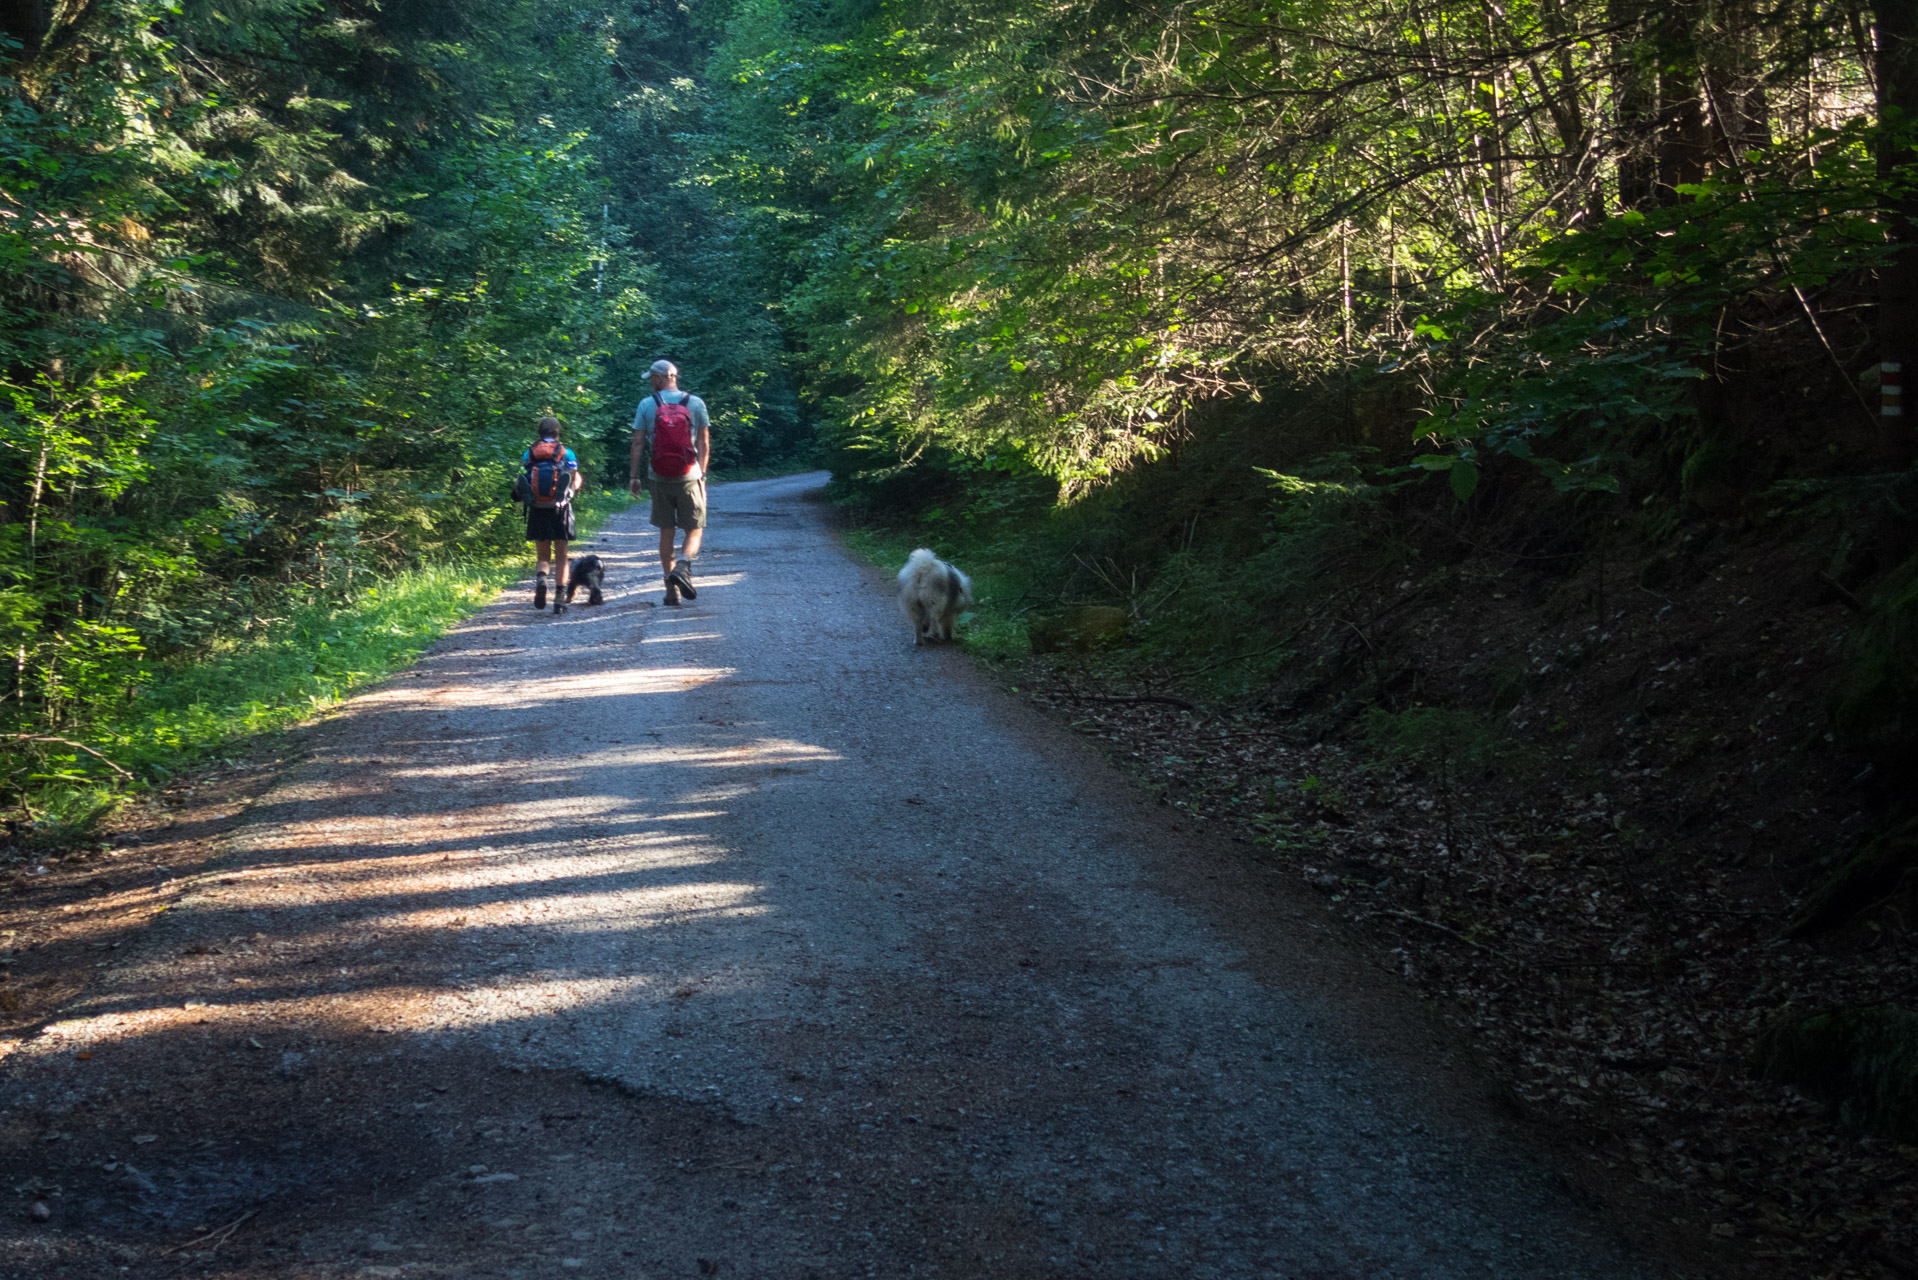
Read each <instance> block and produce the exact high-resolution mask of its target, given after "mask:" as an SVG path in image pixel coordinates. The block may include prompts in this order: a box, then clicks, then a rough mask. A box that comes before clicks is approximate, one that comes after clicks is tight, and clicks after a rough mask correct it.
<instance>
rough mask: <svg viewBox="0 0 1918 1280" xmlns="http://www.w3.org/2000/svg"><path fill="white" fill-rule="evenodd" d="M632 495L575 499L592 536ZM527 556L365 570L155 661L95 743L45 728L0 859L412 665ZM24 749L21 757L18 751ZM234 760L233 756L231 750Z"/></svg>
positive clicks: (105, 721)
mask: <svg viewBox="0 0 1918 1280" xmlns="http://www.w3.org/2000/svg"><path fill="white" fill-rule="evenodd" d="M628 501H629V499H628V498H627V496H626V495H625V494H623V493H614V492H611V491H606V492H597V493H594V492H586V493H582V494H581V495H580V497H579V499H578V500H577V506H578V508H579V527H580V533H581V536H582V538H586V537H590V536H591V535H592V531H593V530H594V529H596V528H597V527H598V526H599V525H600V524H601V523H602V522H603V521H604V520H605V519H606V518H607V517H608V516H610V515H612V514H614V513H615V512H618V511H622V510H624V509H625V508H626V505H627V503H628ZM527 564H528V561H527V556H526V553H524V552H521V551H515V552H511V553H500V554H497V555H493V556H490V557H471V558H468V559H465V560H462V561H458V562H455V563H451V564H445V565H428V566H424V567H421V568H417V569H404V570H399V571H397V572H394V573H390V574H375V573H371V572H369V573H368V574H366V578H367V581H365V582H363V583H362V584H361V585H360V586H359V587H357V588H356V589H355V590H353V591H352V592H351V594H349V595H346V596H344V597H343V598H341V599H338V600H332V601H326V602H315V603H309V604H295V605H293V606H292V607H290V608H289V609H288V611H287V614H286V616H284V617H279V618H250V619H248V621H249V622H250V623H251V625H250V626H247V627H244V628H236V629H235V632H234V634H231V635H228V636H223V637H221V638H219V639H218V640H216V641H214V642H213V643H212V644H210V645H209V646H208V647H207V648H206V649H205V650H204V651H202V652H199V653H196V654H195V655H193V657H192V658H191V659H190V660H184V661H175V662H172V663H167V664H164V665H159V664H156V667H155V668H154V669H152V670H151V671H149V673H148V674H147V675H146V678H145V680H144V681H143V682H142V685H141V687H140V689H139V691H138V694H139V696H138V697H137V698H133V699H128V700H127V701H126V702H125V703H124V704H123V705H122V706H120V707H118V708H115V709H114V711H113V712H111V713H109V714H105V715H102V716H100V717H98V718H97V719H95V720H94V721H92V723H91V724H90V729H91V733H90V741H91V745H92V746H93V748H94V749H96V750H98V751H100V752H101V754H102V755H103V756H105V757H106V758H107V760H108V761H110V762H111V763H110V765H109V768H111V769H112V770H114V772H113V773H108V774H105V776H102V775H103V771H102V770H101V769H100V768H99V767H98V764H97V762H98V760H99V757H90V759H91V761H93V762H95V764H96V767H95V768H94V769H92V770H86V769H84V768H82V767H81V766H82V765H83V764H84V763H86V762H87V760H85V759H83V757H84V756H86V751H85V747H86V744H81V743H76V742H73V741H72V740H69V739H61V738H60V737H58V736H57V735H52V734H45V735H36V736H37V737H38V738H39V741H38V742H37V743H36V745H37V746H38V747H39V748H40V750H39V751H38V752H36V753H35V755H34V757H33V760H34V767H35V769H36V772H35V773H33V774H31V775H29V776H28V777H26V778H24V779H16V781H15V786H16V787H17V788H18V791H17V792H16V794H18V795H20V796H22V797H23V798H24V799H23V802H22V803H21V804H20V806H19V807H18V808H16V809H15V810H14V811H13V813H11V814H9V815H7V816H6V817H5V818H4V823H5V828H4V829H5V834H6V844H5V845H4V846H3V847H0V868H4V867H11V866H20V865H24V864H26V863H28V862H31V861H35V860H39V859H44V858H45V857H47V856H49V854H50V853H52V854H58V853H59V852H62V851H66V850H69V849H72V848H74V847H76V846H80V847H84V846H86V845H87V844H88V842H89V840H90V838H91V837H90V833H91V830H92V828H93V827H94V826H95V825H96V824H98V823H100V822H101V821H103V820H104V819H106V818H107V817H108V815H110V814H111V813H112V812H113V811H114V810H115V809H116V808H118V807H119V806H120V805H122V804H124V803H126V802H127V801H128V800H129V799H131V798H133V797H134V796H136V795H138V794H139V793H140V792H141V791H142V790H143V789H145V788H147V787H151V786H156V785H157V786H161V787H164V786H166V785H168V784H169V783H171V782H173V781H174V780H175V779H176V778H179V777H191V776H192V775H193V774H194V773H195V772H197V771H199V770H201V769H203V768H205V767H207V766H209V765H217V764H219V763H221V762H222V758H223V756H225V755H229V754H235V753H237V754H240V755H245V754H249V753H250V752H251V751H252V750H253V748H252V747H251V746H250V745H249V740H250V739H252V738H254V737H256V736H258V735H262V734H272V733H274V732H276V731H279V730H283V729H287V728H291V727H292V726H294V725H296V724H299V723H301V722H303V721H306V720H310V719H312V718H313V717H315V716H317V715H321V714H323V713H324V712H326V711H327V710H329V709H330V708H331V707H333V706H335V705H336V704H338V703H339V702H341V701H343V700H345V699H346V698H348V697H350V696H352V695H353V694H354V693H356V692H358V691H359V690H360V689H363V688H365V687H366V686H367V685H369V684H372V683H374V682H376V681H378V680H380V679H383V678H384V677H386V676H388V675H391V674H392V673H393V672H395V671H399V670H403V669H404V668H406V667H407V666H409V665H410V664H411V663H412V661H413V660H414V659H415V658H417V657H418V656H419V655H420V654H421V653H422V652H424V651H425V649H426V648H427V647H428V646H429V645H431V644H432V643H433V642H434V641H435V640H437V639H438V638H439V637H440V636H441V635H442V634H444V633H445V631H446V629H447V628H448V627H450V626H452V625H453V624H455V623H457V622H459V621H460V620H461V619H462V618H464V617H466V616H467V615H468V614H470V613H472V612H473V611H474V610H475V609H477V608H479V607H480V606H481V605H483V604H485V603H486V602H487V601H488V600H490V599H492V598H493V596H495V595H496V594H497V593H498V592H499V591H500V589H501V588H503V587H505V586H506V585H507V584H509V583H511V582H515V581H517V580H519V579H521V578H523V577H525V576H526V574H527ZM16 758H18V757H16ZM224 763H226V764H228V765H230V764H231V763H232V761H231V760H225V761H224Z"/></svg>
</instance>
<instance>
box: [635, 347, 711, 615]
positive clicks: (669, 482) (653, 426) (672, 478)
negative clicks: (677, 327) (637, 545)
mask: <svg viewBox="0 0 1918 1280" xmlns="http://www.w3.org/2000/svg"><path fill="white" fill-rule="evenodd" d="M650 372H651V375H652V380H653V394H651V395H649V396H647V397H646V398H645V399H644V400H641V401H640V402H639V409H638V410H637V411H636V412H635V413H634V414H633V453H632V477H633V478H632V480H631V481H630V482H629V484H628V486H627V488H628V489H629V491H630V492H631V493H632V495H633V496H634V497H635V498H637V497H638V496H639V479H640V477H641V476H642V475H645V474H646V470H647V467H648V465H649V464H650V468H651V472H652V474H651V476H650V480H651V482H652V491H653V524H654V525H655V526H657V527H658V529H659V567H660V570H661V572H663V573H664V574H665V575H666V603H667V604H672V605H676V604H678V603H679V598H680V597H681V596H682V595H683V596H685V597H686V598H687V599H688V600H695V599H698V597H699V592H698V590H697V589H696V588H695V587H694V586H693V557H695V556H697V555H698V554H699V543H700V538H701V536H702V534H703V533H704V531H705V528H706V466H707V460H708V459H709V458H711V457H712V449H713V432H712V420H711V419H710V418H709V417H708V416H707V414H706V402H705V401H704V400H701V399H700V398H699V397H698V396H696V395H691V394H689V393H687V392H684V391H681V390H680V389H679V366H678V365H675V364H674V363H673V362H672V361H670V360H655V361H653V367H652V369H651V371H650ZM676 527H677V528H680V529H684V530H685V531H686V543H685V545H684V546H683V547H682V548H681V549H680V553H679V556H678V558H677V559H675V558H674V556H673V530H674V528H676Z"/></svg>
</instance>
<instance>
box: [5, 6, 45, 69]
mask: <svg viewBox="0 0 1918 1280" xmlns="http://www.w3.org/2000/svg"><path fill="white" fill-rule="evenodd" d="M52 28H53V0H0V36H5V37H7V38H8V39H10V40H14V41H17V42H18V43H19V45H20V47H19V48H18V49H0V63H7V62H12V61H13V60H14V59H16V58H22V59H25V58H31V57H33V55H34V54H36V53H38V52H40V46H41V44H42V43H43V42H44V41H45V40H46V38H47V32H48V31H50V30H52Z"/></svg>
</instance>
